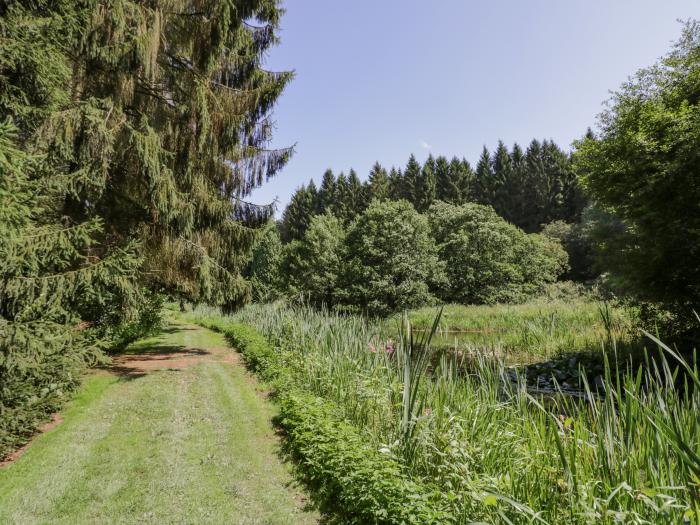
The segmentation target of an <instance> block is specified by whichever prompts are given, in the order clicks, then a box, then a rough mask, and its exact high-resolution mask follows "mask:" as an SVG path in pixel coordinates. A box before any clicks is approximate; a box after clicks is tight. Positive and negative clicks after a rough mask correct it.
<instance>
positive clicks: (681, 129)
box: [575, 21, 700, 325]
mask: <svg viewBox="0 0 700 525" xmlns="http://www.w3.org/2000/svg"><path fill="white" fill-rule="evenodd" d="M699 89H700V23H698V22H697V21H694V22H689V23H687V24H686V26H685V28H684V30H683V36H682V37H681V39H680V40H679V41H678V43H677V44H676V45H675V47H674V49H673V51H672V52H671V53H669V54H668V55H667V56H666V57H664V58H663V59H662V60H661V61H660V62H659V63H657V64H656V65H654V66H652V67H650V68H648V69H643V70H641V71H639V72H638V73H637V74H636V76H634V77H633V78H632V79H630V80H629V81H628V82H627V83H625V84H623V85H622V87H621V88H620V90H619V91H618V92H617V93H615V95H614V96H613V98H612V99H611V101H610V103H609V109H607V110H606V111H605V112H604V113H603V114H602V115H601V117H600V119H599V128H600V129H599V132H598V134H597V136H593V135H592V134H589V136H588V137H586V138H585V139H583V140H582V141H580V142H579V143H578V144H577V152H576V154H575V159H576V168H577V171H578V172H579V173H580V175H581V178H582V183H583V185H584V187H585V188H586V190H587V191H588V192H589V194H590V195H591V196H592V197H593V198H594V199H595V201H596V202H597V203H598V205H600V206H601V207H603V208H604V209H605V210H607V211H609V212H611V213H612V214H614V216H615V217H617V218H618V219H619V220H620V221H621V225H622V228H619V229H612V230H611V231H609V232H608V235H607V237H606V238H605V239H603V242H601V243H599V244H600V249H601V251H602V253H603V255H604V258H605V259H604V262H605V266H606V269H607V270H609V271H610V272H612V273H613V274H614V275H615V276H616V277H617V279H618V281H619V282H620V284H621V285H622V287H623V289H624V290H625V291H628V292H631V293H632V294H634V295H635V296H636V297H637V298H638V299H641V300H646V301H651V302H656V303H660V304H661V305H663V306H665V307H667V308H668V309H670V310H672V311H673V312H674V313H676V314H677V315H679V316H680V318H681V320H679V325H683V324H684V321H683V320H685V319H687V320H688V322H690V321H691V320H692V314H691V310H692V309H693V308H697V305H698V303H699V302H700V265H698V260H699V253H698V250H699V249H700V248H699V247H700V184H698V179H697V166H698V157H697V152H698V148H699V147H700V101H699V99H698V92H699Z"/></svg>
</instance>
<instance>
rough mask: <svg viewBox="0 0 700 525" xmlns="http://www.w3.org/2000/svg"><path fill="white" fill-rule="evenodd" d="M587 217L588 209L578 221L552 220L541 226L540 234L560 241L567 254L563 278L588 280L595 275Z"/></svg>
mask: <svg viewBox="0 0 700 525" xmlns="http://www.w3.org/2000/svg"><path fill="white" fill-rule="evenodd" d="M589 217H590V211H584V212H583V220H582V222H580V223H567V222H564V221H554V222H550V223H549V224H545V226H544V228H542V235H544V236H545V237H549V238H551V239H554V240H555V241H558V242H560V243H561V245H562V246H563V247H564V249H565V250H566V253H567V254H568V256H569V271H567V272H566V273H565V274H564V275H563V278H565V279H570V280H573V281H578V282H581V281H590V280H591V279H593V278H595V277H596V275H597V272H596V270H595V267H594V264H595V247H594V241H593V238H592V234H591V223H590V222H589Z"/></svg>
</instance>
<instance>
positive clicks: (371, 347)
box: [369, 342, 377, 354]
mask: <svg viewBox="0 0 700 525" xmlns="http://www.w3.org/2000/svg"><path fill="white" fill-rule="evenodd" d="M369 351H370V352H372V353H373V354H376V353H377V347H376V346H374V343H371V342H370V343H369Z"/></svg>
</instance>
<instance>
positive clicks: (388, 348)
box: [384, 339, 394, 355]
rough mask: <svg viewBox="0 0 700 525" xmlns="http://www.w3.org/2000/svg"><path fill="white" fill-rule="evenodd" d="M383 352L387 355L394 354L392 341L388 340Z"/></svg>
mask: <svg viewBox="0 0 700 525" xmlns="http://www.w3.org/2000/svg"><path fill="white" fill-rule="evenodd" d="M384 351H385V352H386V353H387V354H388V355H391V354H393V353H394V341H392V340H391V339H389V340H388V341H387V342H386V347H385V348H384Z"/></svg>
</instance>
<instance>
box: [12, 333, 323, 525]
mask: <svg viewBox="0 0 700 525" xmlns="http://www.w3.org/2000/svg"><path fill="white" fill-rule="evenodd" d="M237 359H238V356H237V354H235V353H234V352H233V350H230V349H229V348H228V347H227V345H226V342H225V341H224V338H223V336H222V335H219V334H216V333H213V332H211V331H209V330H206V329H204V328H200V327H194V326H189V325H183V324H171V325H170V326H169V327H168V328H166V330H165V331H164V333H163V334H162V335H161V336H159V337H156V338H151V339H147V340H143V341H140V342H138V343H135V344H133V345H132V346H130V347H129V349H127V354H125V355H122V356H120V357H118V358H117V359H115V362H114V365H113V366H112V367H110V368H109V369H106V370H103V371H100V372H98V373H95V374H93V375H91V376H89V377H88V378H87V379H86V381H85V382H84V384H83V386H82V387H81V389H80V391H79V392H78V395H77V396H76V398H75V399H74V401H73V402H72V403H71V404H70V405H69V406H68V407H67V409H66V410H65V411H64V412H63V413H62V414H61V416H62V418H63V420H64V421H63V422H62V423H61V424H60V425H58V426H57V427H56V428H54V429H52V430H50V431H49V432H47V433H45V434H43V435H40V436H38V437H37V438H36V439H35V440H34V442H33V443H32V444H31V446H30V447H28V448H27V450H26V452H25V453H24V454H23V455H22V456H21V457H20V458H19V459H17V460H16V461H14V462H12V463H10V464H8V465H6V466H5V467H3V468H1V469H0V523H22V524H29V523H47V522H48V523H159V524H161V523H235V524H270V525H272V524H293V525H296V524H300V525H301V524H311V523H317V522H318V515H317V514H316V513H315V512H314V511H311V510H308V505H307V503H306V498H305V497H304V495H303V494H302V492H301V491H300V490H298V489H297V487H296V486H295V485H294V483H293V478H292V476H291V473H290V468H289V466H288V465H286V464H284V463H283V462H282V460H281V459H280V456H279V442H278V439H277V437H276V436H275V434H274V430H273V428H272V424H271V418H272V417H273V416H274V414H275V409H274V407H273V405H272V404H271V403H270V402H269V401H268V400H267V399H266V396H265V392H264V391H263V390H262V388H261V387H260V386H259V385H258V384H257V383H256V381H255V380H254V379H253V378H252V377H251V376H250V375H248V374H247V373H246V372H245V370H244V369H243V367H242V366H239V364H238V363H237Z"/></svg>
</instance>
